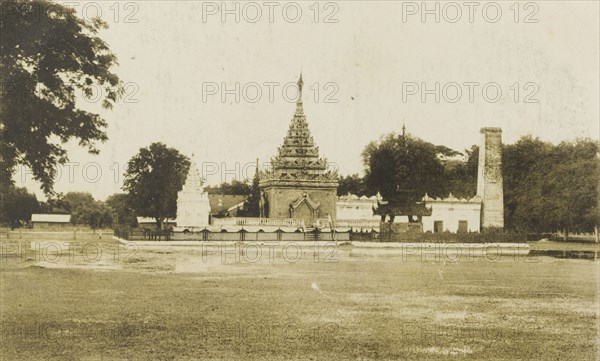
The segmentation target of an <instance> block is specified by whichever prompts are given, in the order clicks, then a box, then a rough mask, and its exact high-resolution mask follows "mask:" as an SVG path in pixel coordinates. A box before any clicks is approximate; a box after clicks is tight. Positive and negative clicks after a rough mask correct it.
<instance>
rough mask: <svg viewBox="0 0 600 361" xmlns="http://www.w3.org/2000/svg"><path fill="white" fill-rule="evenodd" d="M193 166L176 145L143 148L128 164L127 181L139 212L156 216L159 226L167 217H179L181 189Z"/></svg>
mask: <svg viewBox="0 0 600 361" xmlns="http://www.w3.org/2000/svg"><path fill="white" fill-rule="evenodd" d="M189 169H190V160H189V158H188V157H186V156H184V155H182V154H180V153H179V151H178V150H177V149H175V148H168V147H167V146H166V145H164V144H162V143H152V144H151V145H150V146H149V147H147V148H141V149H140V151H139V153H138V154H137V155H135V156H133V157H132V158H131V159H130V160H129V162H128V163H127V171H126V173H125V178H124V183H123V189H124V190H126V191H128V192H129V197H130V199H131V204H132V206H133V209H134V210H135V211H136V214H137V215H139V216H144V217H152V218H154V219H155V220H156V226H157V227H158V228H159V229H160V228H162V223H163V221H164V220H165V219H166V218H175V216H176V215H177V192H179V191H180V190H181V189H182V188H183V185H184V183H185V180H186V178H187V174H188V172H189Z"/></svg>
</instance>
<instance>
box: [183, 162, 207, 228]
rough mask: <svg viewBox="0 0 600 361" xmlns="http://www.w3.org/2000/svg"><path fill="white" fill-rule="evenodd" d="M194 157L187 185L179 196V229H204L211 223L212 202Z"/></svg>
mask: <svg viewBox="0 0 600 361" xmlns="http://www.w3.org/2000/svg"><path fill="white" fill-rule="evenodd" d="M193 157H194V156H193V155H192V164H191V166H190V171H189V173H188V176H187V179H186V181H185V184H184V185H183V188H182V189H181V191H180V192H179V193H178V194H177V220H176V222H177V229H187V230H193V229H202V228H204V227H206V226H208V225H209V221H210V217H209V215H210V212H211V208H210V201H209V199H208V194H206V193H205V192H204V188H203V187H202V183H203V181H202V176H201V175H200V172H199V171H198V167H197V166H196V163H195V162H193Z"/></svg>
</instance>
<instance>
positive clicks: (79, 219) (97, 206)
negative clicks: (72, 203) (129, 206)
mask: <svg viewBox="0 0 600 361" xmlns="http://www.w3.org/2000/svg"><path fill="white" fill-rule="evenodd" d="M71 222H73V223H75V224H85V225H87V226H89V227H90V228H92V229H93V230H96V229H98V228H104V227H110V226H111V225H112V209H110V208H109V207H108V206H106V205H105V204H104V203H102V202H96V201H95V202H93V203H91V204H82V205H80V206H78V207H77V208H76V209H75V210H74V211H73V213H72V215H71Z"/></svg>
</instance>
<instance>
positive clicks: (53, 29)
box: [0, 0, 123, 194]
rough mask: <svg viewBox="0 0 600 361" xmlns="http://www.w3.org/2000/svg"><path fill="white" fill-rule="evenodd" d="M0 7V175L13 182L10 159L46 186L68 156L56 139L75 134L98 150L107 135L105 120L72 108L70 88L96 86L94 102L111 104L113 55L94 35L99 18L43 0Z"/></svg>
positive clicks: (116, 84)
mask: <svg viewBox="0 0 600 361" xmlns="http://www.w3.org/2000/svg"><path fill="white" fill-rule="evenodd" d="M0 13H1V14H2V18H1V20H0V33H1V34H2V36H0V78H1V79H2V96H1V97H0V141H1V144H0V180H1V181H2V182H3V183H12V180H11V175H12V173H13V172H14V170H15V167H16V165H17V164H22V165H26V166H28V167H30V168H31V170H32V172H33V176H34V178H35V179H36V180H37V181H39V182H40V183H41V187H42V189H43V191H44V192H45V193H46V194H51V193H53V185H54V178H55V176H56V174H57V171H56V167H57V166H58V165H60V164H64V163H65V162H66V161H67V160H68V157H67V153H66V150H65V149H64V148H63V147H62V145H61V144H64V143H66V142H67V141H69V140H71V139H76V140H78V141H79V144H80V145H81V146H83V147H86V148H87V149H88V151H89V152H90V153H97V152H98V149H97V148H96V143H97V142H98V141H100V142H103V141H105V140H106V139H107V136H106V132H105V131H104V129H105V128H106V126H107V123H106V120H105V119H103V118H102V117H101V116H100V115H98V114H93V113H90V112H87V111H84V110H81V109H79V108H78V106H77V99H78V97H77V95H78V93H79V94H83V95H85V96H88V97H89V96H91V95H92V94H94V92H95V91H99V90H101V91H102V94H104V97H103V98H102V103H101V106H102V107H103V108H111V107H112V105H113V104H114V103H115V102H116V101H117V99H118V97H119V96H120V95H121V94H122V92H123V87H122V85H121V82H120V80H119V78H118V76H117V75H115V74H114V73H112V72H111V71H110V69H111V68H112V67H113V66H115V65H116V64H117V58H116V56H115V55H114V54H113V53H112V52H111V51H110V49H109V47H108V45H107V44H106V43H105V42H104V41H103V40H102V39H100V38H99V37H98V36H97V35H98V32H99V31H100V29H102V28H106V27H107V24H106V23H105V22H103V21H102V20H100V19H99V18H95V19H93V20H90V21H86V20H83V19H80V18H78V17H77V16H76V12H75V10H74V9H72V8H68V7H65V6H63V5H61V4H58V3H55V2H51V1H47V0H33V1H31V0H12V1H2V2H0Z"/></svg>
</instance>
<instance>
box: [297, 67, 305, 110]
mask: <svg viewBox="0 0 600 361" xmlns="http://www.w3.org/2000/svg"><path fill="white" fill-rule="evenodd" d="M297 84H298V99H297V100H296V114H297V115H304V108H303V107H302V86H303V85H304V81H302V72H300V79H298V83H297Z"/></svg>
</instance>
